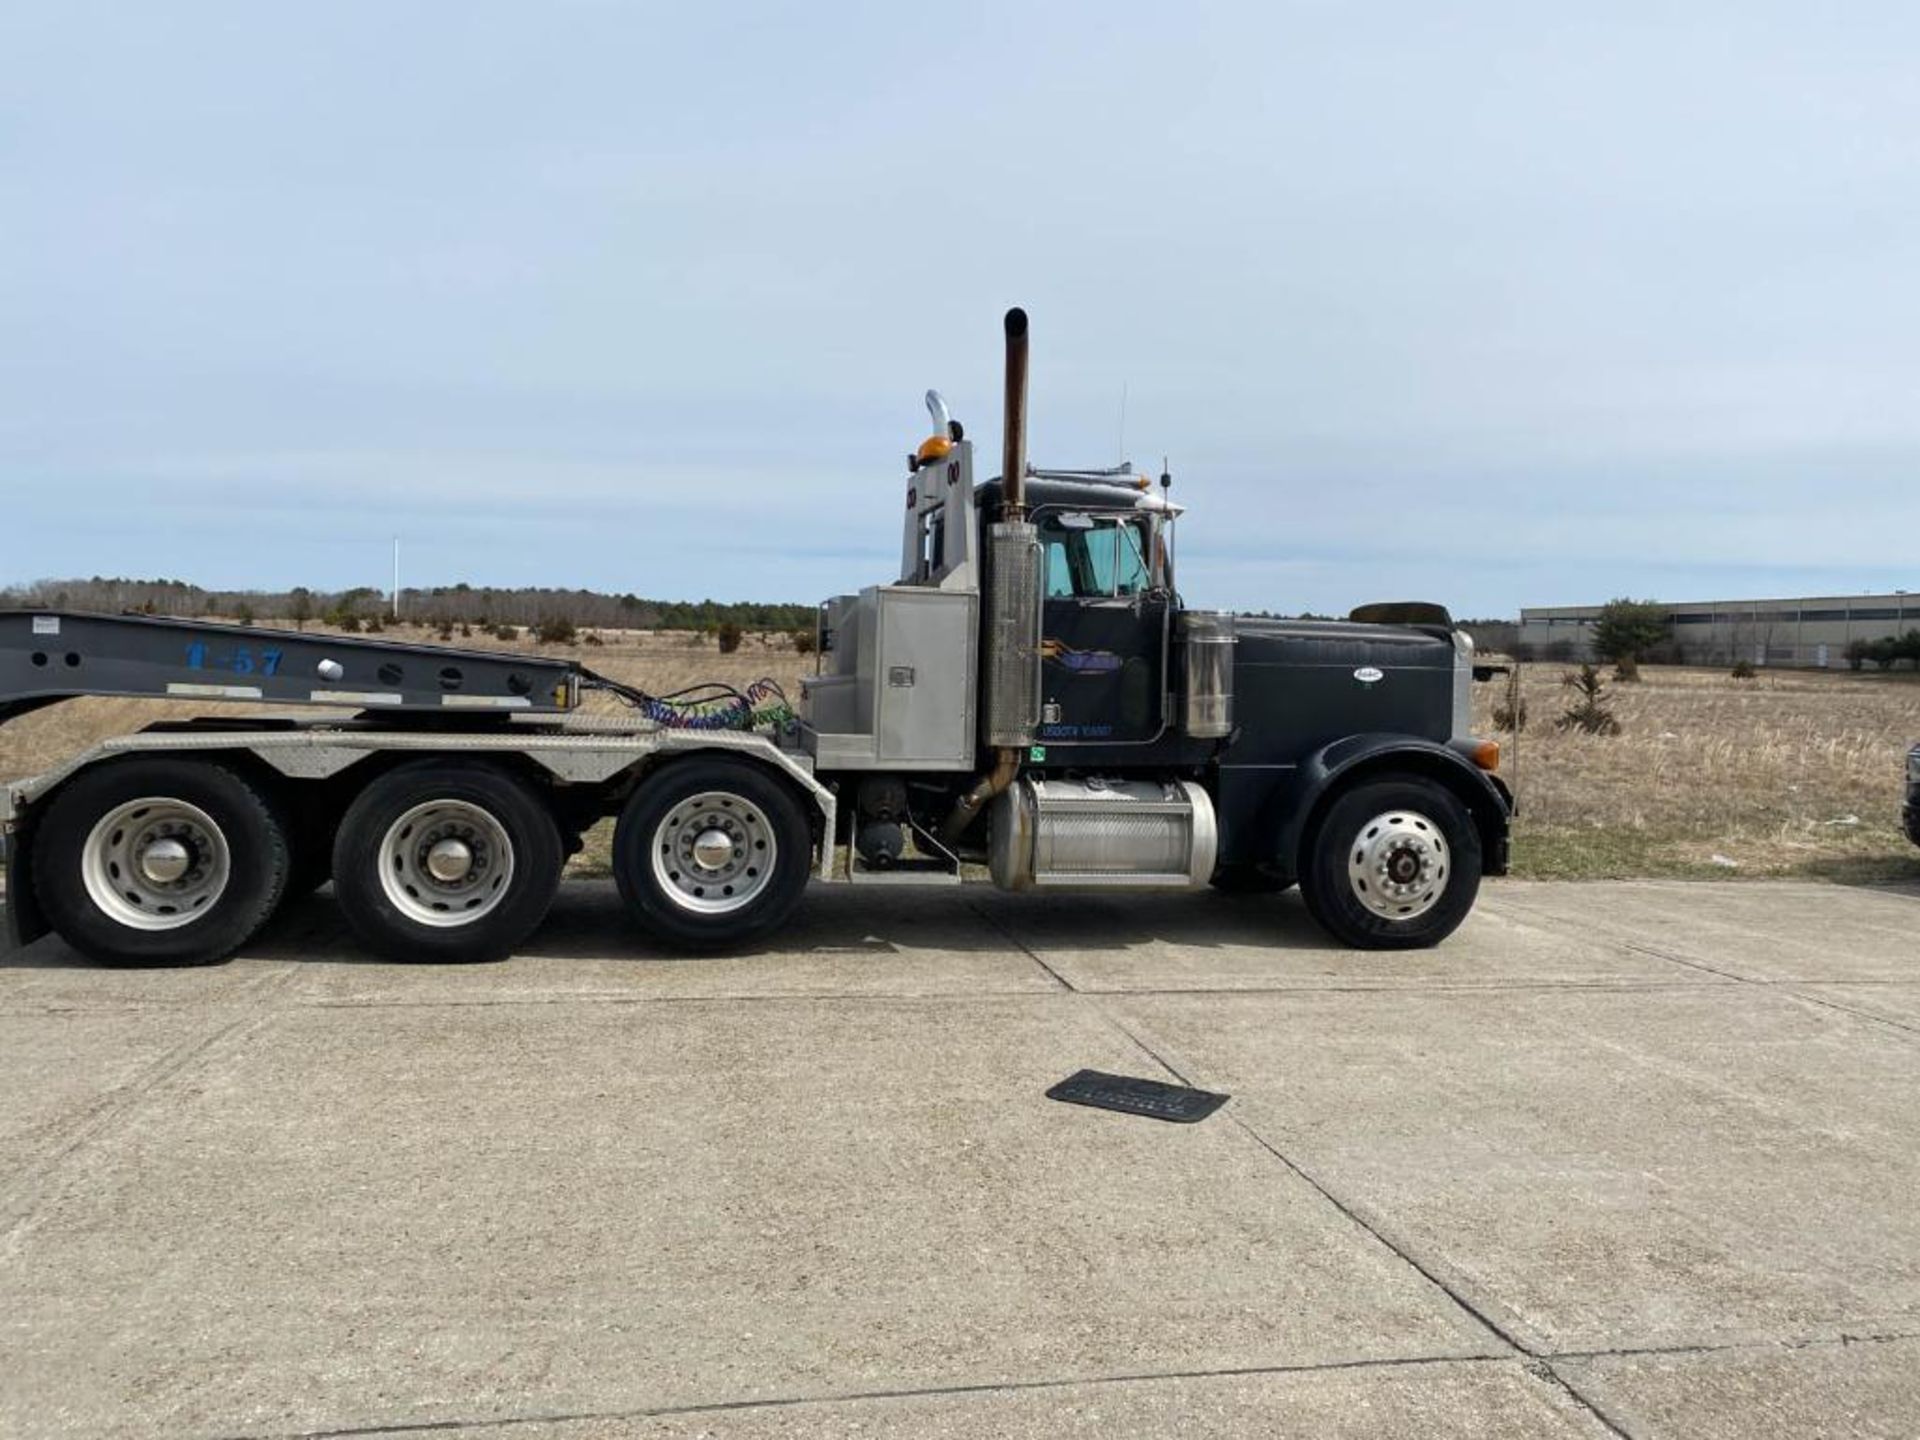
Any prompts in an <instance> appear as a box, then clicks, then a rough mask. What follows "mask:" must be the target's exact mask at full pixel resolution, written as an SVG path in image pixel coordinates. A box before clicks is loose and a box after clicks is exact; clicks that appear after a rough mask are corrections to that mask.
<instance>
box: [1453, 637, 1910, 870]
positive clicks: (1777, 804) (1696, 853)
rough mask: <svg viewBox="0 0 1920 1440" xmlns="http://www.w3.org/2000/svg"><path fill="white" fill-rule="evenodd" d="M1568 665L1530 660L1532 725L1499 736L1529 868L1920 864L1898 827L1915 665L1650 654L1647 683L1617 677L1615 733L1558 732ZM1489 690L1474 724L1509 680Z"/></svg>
mask: <svg viewBox="0 0 1920 1440" xmlns="http://www.w3.org/2000/svg"><path fill="white" fill-rule="evenodd" d="M1565 673H1566V667H1565V666H1560V665H1544V664H1536V665H1528V666H1526V667H1525V668H1524V670H1523V672H1522V686H1523V691H1524V694H1525V696H1526V702H1527V710H1528V715H1529V722H1530V723H1529V724H1528V726H1527V729H1526V731H1525V732H1524V733H1523V734H1521V735H1520V736H1519V737H1517V741H1516V737H1514V736H1511V735H1503V736H1501V737H1500V738H1501V740H1502V742H1503V743H1504V744H1505V746H1506V756H1507V758H1506V764H1505V766H1504V767H1503V768H1504V769H1505V771H1506V774H1507V779H1508V781H1509V783H1512V784H1513V785H1514V786H1515V789H1516V790H1517V792H1518V798H1519V803H1520V817H1519V820H1518V822H1517V824H1516V827H1515V836H1514V866H1515V872H1516V873H1517V874H1521V875H1526V876H1533V877H1537V878H1562V877H1564V878H1600V877H1627V876H1641V875H1682V876H1699V877H1714V878H1731V877H1738V876H1746V875H1776V876H1777V875H1797V876H1801V877H1805V878H1825V879H1832V880H1861V881H1871V880H1885V879H1899V878H1909V879H1913V878H1920V849H1916V848H1915V847H1914V846H1913V845H1911V844H1910V843H1908V841H1907V839H1906V837H1905V836H1904V835H1902V834H1901V832H1900V800H1901V795H1902V789H1903V784H1904V781H1903V776H1904V774H1905V765H1904V758H1905V755H1906V751H1907V747H1908V745H1910V744H1912V743H1913V742H1914V741H1916V740H1920V683H1915V680H1914V677H1912V676H1908V675H1888V676H1880V675H1873V674H1864V675H1853V674H1848V673H1846V672H1818V671H1804V670H1777V671H1762V672H1761V673H1760V674H1759V675H1757V676H1755V677H1754V678H1753V679H1751V680H1735V679H1733V678H1732V677H1731V676H1730V675H1728V674H1727V672H1726V671H1724V670H1702V669H1690V668H1680V667H1657V666H1648V667H1646V668H1645V669H1644V670H1643V671H1642V674H1643V675H1644V677H1645V678H1644V679H1643V680H1641V681H1640V683H1638V684H1631V685H1629V684H1610V685H1609V691H1610V696H1611V698H1612V701H1613V709H1614V714H1615V715H1616V716H1617V717H1618V718H1619V720H1620V724H1621V733H1620V734H1619V735H1617V736H1610V737H1602V736H1594V735H1585V734H1580V733H1577V732H1566V731H1557V730H1555V728H1554V725H1553V721H1554V719H1555V718H1556V717H1558V716H1559V715H1560V714H1561V713H1563V712H1564V711H1565V710H1566V708H1567V706H1568V704H1569V703H1570V696H1571V692H1569V691H1568V690H1566V689H1565V688H1564V687H1563V686H1562V684H1561V676H1562V675H1564V674H1565ZM1609 678H1610V676H1609ZM1478 690H1479V694H1478V696H1477V710H1476V714H1477V720H1478V724H1477V727H1476V728H1478V729H1479V730H1480V731H1481V733H1484V734H1492V733H1494V732H1493V730H1492V721H1491V713H1492V706H1493V703H1494V701H1495V700H1496V699H1498V698H1500V696H1501V694H1502V689H1501V686H1500V685H1499V684H1498V683H1495V684H1490V685H1482V686H1480V687H1478ZM1716 856H1717V857H1719V858H1718V859H1716V858H1715V857H1716ZM1729 861H1731V862H1732V863H1731V864H1728V863H1727V862H1729Z"/></svg>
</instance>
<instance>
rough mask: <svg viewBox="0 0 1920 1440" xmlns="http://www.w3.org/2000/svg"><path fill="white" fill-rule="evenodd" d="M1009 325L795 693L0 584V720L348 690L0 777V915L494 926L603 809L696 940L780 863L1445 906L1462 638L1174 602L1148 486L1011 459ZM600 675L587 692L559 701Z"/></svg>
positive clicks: (1378, 611) (663, 901) (1473, 819)
mask: <svg viewBox="0 0 1920 1440" xmlns="http://www.w3.org/2000/svg"><path fill="white" fill-rule="evenodd" d="M1005 335H1006V403H1005V425H1004V436H1003V452H1002V457H1001V468H1000V474H999V476H998V477H997V478H994V479H990V480H987V481H985V482H983V483H978V484H976V483H975V480H974V475H973V445H972V443H971V442H970V441H969V440H968V439H967V438H966V434H965V431H964V429H963V427H962V426H961V425H960V424H959V423H957V422H955V421H954V420H952V418H951V417H950V416H949V414H948V412H947V408H946V405H945V403H944V402H943V401H942V400H941V399H940V397H939V396H938V395H937V394H934V393H932V392H929V394H928V397H927V398H928V406H929V409H930V411H931V414H932V418H933V423H932V427H931V428H932V433H931V434H930V435H929V436H928V438H927V439H926V440H925V442H924V443H922V444H921V445H920V446H919V448H918V449H917V450H916V451H915V452H914V453H913V454H912V456H911V457H910V459H909V464H908V478H907V484H906V497H905V506H904V522H903V527H902V537H901V564H900V574H899V576H898V577H897V578H896V579H894V580H892V581H889V582H887V583H884V584H878V585H873V586H869V587H867V588H866V589H864V590H861V591H860V592H859V593H857V594H849V595H842V596H838V597H835V598H834V599H832V600H829V601H827V602H826V603H825V604H824V605H823V606H822V607H821V610H820V630H819V637H818V638H819V645H818V651H819V656H820V659H819V661H818V671H817V673H816V674H814V675H812V676H810V677H809V678H808V679H807V680H806V681H805V682H804V684H803V688H802V695H801V696H800V698H799V702H798V705H797V707H787V706H785V705H784V704H783V703H781V702H782V701H783V699H784V697H780V696H778V695H777V694H774V693H772V692H771V691H762V692H760V693H755V694H746V695H742V694H739V693H737V692H732V691H726V690H725V689H724V687H722V688H721V690H717V691H716V690H710V691H707V692H704V694H703V695H702V696H700V697H698V698H696V699H693V700H689V699H688V698H686V697H671V696H656V695H652V694H648V693H646V692H644V691H642V690H639V689H637V688H635V687H633V686H631V685H627V684H622V683H619V682H617V681H614V680H612V679H609V678H607V677H604V676H601V675H598V674H596V673H594V672H593V671H592V670H590V669H588V668H586V667H584V666H582V665H579V664H576V663H573V662H570V661H565V660H557V659H551V658H540V657H533V656H519V655H510V654H499V653H493V652H484V653H483V652H477V651H470V650H459V649H454V648H450V647H440V646H427V645H407V644H399V643H392V642H388V641H385V640H371V639H362V638H355V637H335V636H324V635H309V634H304V633H289V632H286V631H279V630H271V629H265V628H255V627H245V626H233V625H217V624H210V623H200V622H191V621H173V620H160V619H154V618H151V617H141V616H104V615H86V614H76V613H70V612H60V611H15V612H9V613H0V723H5V721H6V720H7V719H9V718H11V717H12V716H14V715H18V714H21V713H24V712H25V711H27V710H30V709H34V708H37V707H39V706H42V705H46V704H51V703H54V702H56V701H58V700H61V699H64V698H67V697H70V696H76V695H137V696H152V697H160V698H167V697H171V698H183V697H184V698H192V699H195V700H202V701H222V702H236V703H239V702H248V701H251V702H255V703H259V702H271V703H275V704H285V703H296V704H304V705H314V706H323V707H329V708H330V709H338V708H340V707H346V708H347V709H348V710H350V711H351V712H352V714H351V715H350V717H349V718H335V717H332V716H326V717H316V718H314V719H312V720H297V721H296V720H287V719H277V718H276V719H268V718H258V717H256V718H247V717H242V716H237V715H236V716H235V717H234V718H205V719H200V720H195V721H189V722H174V723H158V724H154V725H151V726H149V727H148V728H146V729H144V730H141V731H139V732H138V733H135V734H129V735H125V736H121V737H118V738H115V739H113V740H109V741H106V742H104V743H102V744H100V745H97V746H95V747H94V748H92V749H91V750H88V751H87V752H86V753H84V754H82V755H79V756H78V757H76V758H75V759H73V760H72V761H70V762H69V763H67V764H64V765H62V766H60V767H58V768H57V769H55V770H53V771H52V772H50V773H48V774H45V775H41V776H38V777H34V778H32V779H26V780H19V781H14V782H11V783H9V784H7V785H6V786H5V787H4V791H3V792H0V833H4V837H5V845H6V872H7V882H8V883H7V894H6V900H7V914H6V920H7V931H8V939H9V940H10V941H11V942H12V943H14V944H22V943H26V942H27V941H30V940H32V939H34V938H36V937H38V936H39V935H41V934H44V933H46V932H47V931H48V930H52V931H55V932H57V933H58V934H59V935H61V936H62V937H63V938H64V939H65V940H66V941H67V942H68V943H70V944H71V945H73V946H74V947H75V948H77V949H79V950H81V951H83V952H84V953H86V954H87V955H89V956H91V957H93V958H94V959H96V960H99V961H101V962H105V963H148V964H152V963H176V964H192V963H204V962H209V961H214V960H218V959H221V958H224V957H226V956H228V955H230V954H232V953H233V952H234V951H236V950H237V949H239V948H240V947H241V946H243V945H245V944H246V942H247V941H248V940H249V939H250V938H251V937H252V936H253V935H254V934H255V933H256V932H257V931H258V930H259V928H260V927H261V926H262V925H264V924H265V923H266V922H267V921H268V919H269V918H270V917H271V916H272V914H273V912H274V910H275V908H276V907H277V906H278V905H279V904H280V903H281V901H282V900H283V899H284V898H285V897H286V896H287V895H289V894H293V893H298V892H301V891H305V890H310V889H313V888H315V887H317V886H319V885H322V884H325V883H327V882H328V881H331V883H332V885H333V887H334V892H335V895H336V896H337V899H338V903H339V905H340V907H341V910H342V911H343V913H344V914H345V916H346V918H347V920H348V922H349V923H350V924H351V926H352V928H353V929H354V931H355V932H356V934H357V935H358V936H359V938H360V939H361V940H362V941H363V942H364V943H365V944H366V945H368V946H369V947H371V948H372V949H374V950H377V951H379V952H382V953H384V954H387V955H389V956H392V957H395V958H399V959H403V960H420V959H483V958H488V957H494V956H499V955H503V954H506V953H508V952H509V951H511V950H512V949H513V948H514V947H515V946H516V945H518V944H519V943H520V942H521V941H523V940H524V939H526V938H527V936H528V935H529V934H530V933H531V932H532V931H533V930H534V928H535V927H536V926H538V925H539V923H540V922H541V920H542V918H543V917H544V916H545V914H546V912H547V908H548V906H549V904H550V902H551V901H552V899H553V897H554V894H555V891H556V889H557V888H558V885H559V881H560V875H561V868H562V865H563V863H564V861H565V858H566V856H567V855H568V854H569V853H570V852H571V851H572V850H573V849H576V848H578V845H579V837H580V835H581V834H582V832H583V831H584V830H585V829H586V828H587V827H588V826H590V825H592V824H593V823H595V822H596V821H598V820H600V819H602V818H604V817H609V816H611V817H617V822H616V826H615V836H614V847H613V851H614V870H615V875H616V879H617V881H618V884H619V888H620V892H621V894H622V896H623V897H624V899H625V901H626V903H627V905H628V907H629V909H630V910H631V913H632V914H633V916H634V918H635V919H636V920H637V921H638V922H639V923H640V924H641V925H642V926H644V927H645V928H646V929H647V930H648V931H650V932H652V933H653V934H654V935H655V936H657V937H659V938H660V939H662V940H664V941H666V942H668V943H670V944H673V945H676V946H681V947H685V948H688V949H711V948H720V947H732V946H740V945H744V944H747V943H750V942H752V941H754V940H756V939H759V938H761V937H764V936H766V935H768V934H769V933H770V932H772V931H774V930H775V929H777V928H778V927H779V926H780V925H781V924H782V923H783V922H784V921H785V920H786V919H787V917H788V916H789V915H790V914H791V913H792V911H793V908H794V906H795V905H796V904H798V903H800V901H801V899H802V896H803V893H804V891H805V889H806V886H807V883H808V880H809V878H810V877H812V878H818V879H821V880H843V881H848V882H851V883H854V884H957V883H960V882H961V881H962V880H963V878H968V877H972V876H977V875H978V874H979V873H980V871H981V870H982V868H984V870H985V873H986V874H987V875H989V876H991V879H992V882H993V883H994V884H996V885H998V886H1000V887H1001V888H1003V889H1008V890H1031V889H1053V888H1059V889H1062V890H1073V889H1100V888H1123V889H1143V888H1156V887H1157V888H1187V887H1202V886H1206V885H1209V884H1211V885H1213V886H1216V887H1219V888H1222V889H1232V890H1273V891H1278V890H1283V889H1285V888H1287V887H1289V886H1291V885H1293V884H1295V883H1297V884H1298V885H1299V887H1300V891H1301V894H1302V897H1303V899H1304V900H1305V902H1306V907H1307V909H1308V911H1309V912H1310V913H1311V914H1312V916H1313V917H1314V919H1315V920H1317V921H1318V922H1319V924H1320V925H1321V926H1322V927H1324V928H1325V930H1326V931H1327V932H1328V933H1329V934H1331V935H1332V936H1334V937H1335V938H1336V939H1338V940H1340V941H1342V942H1344V943H1346V944H1348V945H1353V946H1360V947H1368V948H1382V949H1385V948H1404V947H1414V946H1427V945H1433V944H1435V943H1437V942H1439V941H1440V940H1442V939H1443V938H1445V937H1446V936H1447V935H1448V934H1450V933H1451V932H1452V931H1453V930H1454V929H1455V927H1457V926H1458V925H1459V924H1460V922H1461V921H1462V920H1463V919H1464V918H1465V916H1466V915H1467V912H1468V911H1469V910H1470V909H1471V907H1472V905H1473V901H1474V897H1475V894H1476V892H1477V891H1478V888H1479V885H1480V880H1481V877H1482V876H1483V875H1489V874H1500V873H1503V872H1504V870H1505V868H1506V864H1507V847H1508V826H1509V819H1510V816H1511V813H1512V797H1511V795H1510V793H1509V792H1508V790H1507V789H1506V787H1505V786H1504V785H1503V784H1502V783H1501V781H1500V779H1499V778H1498V776H1497V774H1496V771H1497V768H1498V764H1499V747H1498V746H1497V745H1496V744H1494V743H1493V742H1492V741H1490V740H1484V739H1480V738H1477V737H1475V736H1474V735H1473V734H1472V733H1471V724H1470V720H1471V712H1472V705H1471V700H1472V687H1473V685H1474V683H1475V678H1476V667H1475V663H1474V654H1473V643H1472V641H1471V639H1470V638H1469V637H1468V636H1467V635H1466V634H1465V633H1464V632H1462V631H1461V630H1460V629H1458V628H1457V627H1456V626H1455V625H1454V624H1453V623H1452V621H1451V620H1450V619H1449V617H1448V615H1447V612H1446V611H1445V610H1444V609H1443V608H1442V607H1440V606H1437V605H1429V604H1417V603H1410V604H1384V605H1374V606H1366V607H1362V608H1361V609H1359V610H1357V611H1355V612H1354V614H1353V616H1352V617H1351V618H1350V619H1349V620H1347V621H1305V620H1298V621H1295V620H1273V619H1264V618H1251V617H1247V616H1236V615H1231V614H1226V613H1221V612H1214V611H1201V610H1194V609H1189V608H1187V607H1186V606H1185V605H1183V604H1182V602H1181V599H1180V594H1179V590H1178V586H1177V581H1178V577H1177V576H1176V574H1175V573H1174V549H1175V547H1174V546H1173V544H1172V534H1173V529H1174V524H1175V521H1176V519H1177V517H1178V515H1179V513H1180V507H1179V506H1178V505H1176V504H1175V503H1174V502H1173V500H1172V498H1171V485H1170V481H1169V480H1168V478H1167V477H1166V476H1165V475H1162V476H1161V477H1160V483H1159V484H1158V485H1156V484H1155V483H1153V481H1152V480H1151V479H1150V478H1148V477H1146V476H1143V475H1137V474H1134V473H1133V472H1132V471H1131V469H1130V468H1129V467H1121V468H1120V469H1118V470H1057V469H1044V468H1036V467H1034V466H1031V465H1029V463H1028V461H1027V454H1026V394H1027V318H1026V315H1025V314H1024V312H1022V311H1019V310H1013V311H1010V312H1008V314H1007V317H1006V323H1005ZM894 493H895V495H896V496H897V495H898V493H899V492H897V491H896V492H894ZM894 503H895V504H896V505H897V504H899V501H898V500H897V499H896V500H895V501H894ZM596 691H597V692H601V693H603V694H604V695H605V696H607V697H610V698H611V699H612V700H613V701H615V702H618V704H619V705H620V706H621V707H622V709H621V710H620V711H619V713H618V715H617V717H614V718H609V717H608V716H606V715H604V714H596V715H588V714H586V713H585V712H584V711H583V710H582V708H581V706H582V699H583V696H584V695H586V694H588V693H591V692H596Z"/></svg>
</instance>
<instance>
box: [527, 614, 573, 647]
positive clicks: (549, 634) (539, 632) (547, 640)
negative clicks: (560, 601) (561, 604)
mask: <svg viewBox="0 0 1920 1440" xmlns="http://www.w3.org/2000/svg"><path fill="white" fill-rule="evenodd" d="M578 633H579V632H578V631H576V630H575V629H574V626H573V621H571V620H569V619H568V618H567V617H566V616H564V615H550V616H548V617H547V618H546V619H545V620H542V621H541V622H540V625H539V628H537V629H536V630H535V631H534V632H533V638H534V639H536V640H538V641H539V642H540V643H541V644H542V645H571V644H573V642H574V640H575V638H576V637H577V636H578Z"/></svg>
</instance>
